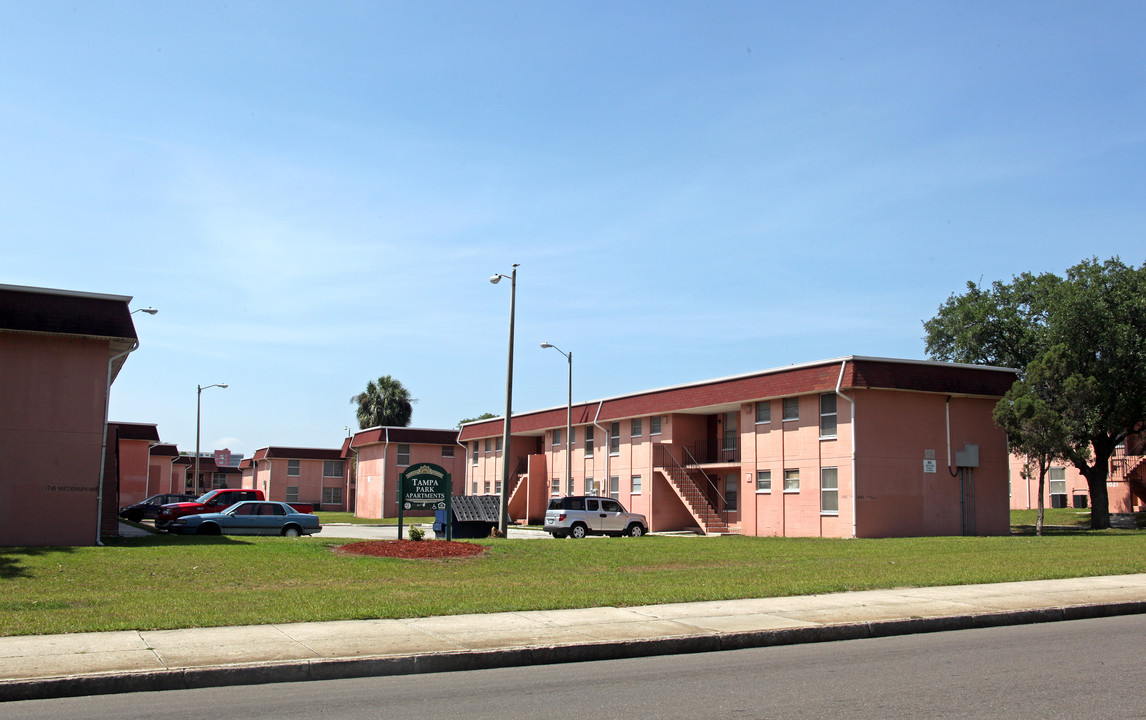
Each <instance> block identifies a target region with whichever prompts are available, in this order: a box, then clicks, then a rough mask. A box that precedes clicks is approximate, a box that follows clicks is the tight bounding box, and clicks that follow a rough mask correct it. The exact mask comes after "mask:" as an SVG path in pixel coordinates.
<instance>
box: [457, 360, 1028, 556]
mask: <svg viewBox="0 0 1146 720" xmlns="http://www.w3.org/2000/svg"><path fill="white" fill-rule="evenodd" d="M1014 379H1015V372H1014V371H1012V370H1009V369H1005V368H993V367H983V366H972V365H954V364H949V363H936V362H925V361H916V360H896V359H887V358H867V357H855V356H850V357H844V358H838V359H833V360H824V361H819V362H813V363H805V364H801V365H791V366H788V367H784V368H778V369H774V370H765V371H761V372H755V373H748V374H744V375H737V376H733V377H727V378H719V379H714V380H706V381H701V382H696V383H689V384H685V385H678V386H674V387H668V388H661V389H656V390H648V391H642V392H636V393H632V394H627V395H621V396H616V397H611V398H606V399H603V400H598V401H593V402H589V403H579V404H576V405H574V406H573V408H572V414H573V427H572V432H571V433H570V436H569V437H565V433H566V429H565V425H566V408H565V407H564V406H560V407H555V408H550V409H547V410H540V411H536V412H527V413H522V414H517V415H514V417H513V422H512V432H511V438H512V440H511V443H510V445H511V447H510V452H509V456H508V457H503V456H504V455H505V453H504V452H503V449H502V448H500V446H499V445H500V443H499V436H500V435H501V434H502V429H503V422H504V421H503V419H501V418H495V419H491V420H484V421H478V422H473V423H469V424H467V425H465V426H463V427H462V430H461V434H460V442H461V443H463V444H464V445H465V446H466V447H467V449H468V450H469V458H468V462H467V463H466V467H467V471H468V473H469V475H468V478H467V487H468V489H469V492H470V493H471V494H484V493H496V492H498V482H499V480H500V477H501V473H502V469H503V465H502V463H503V462H509V463H510V468H511V473H510V476H511V480H510V482H511V484H512V487H511V488H510V489H509V491H510V515H511V516H512V517H513V518H514V519H515V521H517V522H530V523H538V522H540V521H541V519H542V517H543V515H544V511H545V507H546V505H547V502H548V499H549V498H550V497H551V496H556V495H562V494H582V493H585V494H591V493H593V494H602V495H609V496H612V497H615V498H618V499H619V500H621V501H622V502H623V503H624V504H625V505H626V506H628V507H629V508H630V509H631V510H633V511H635V512H640V513H644V514H645V515H646V516H647V517H648V519H649V524H650V529H651V530H653V531H668V530H680V529H688V528H699V529H700V530H702V531H703V532H706V533H724V532H739V533H742V534H746V535H780V536H814V537H820V536H823V537H888V536H910V535H960V534H978V535H987V534H1006V533H1007V532H1009V517H1008V499H1007V495H1008V488H1007V463H1008V454H1007V444H1006V436H1005V434H1004V433H1003V431H1002V430H1000V429H999V428H998V427H996V426H995V424H994V422H993V420H992V416H991V411H992V408H993V407H994V405H995V403H996V402H997V401H998V399H999V398H1000V397H1002V395H1003V394H1004V393H1005V392H1006V390H1007V389H1008V388H1009V387H1010V386H1011V384H1012V383H1013V382H1014ZM569 452H571V453H572V476H571V477H564V474H565V467H566V463H565V457H566V455H565V454H566V453H569Z"/></svg>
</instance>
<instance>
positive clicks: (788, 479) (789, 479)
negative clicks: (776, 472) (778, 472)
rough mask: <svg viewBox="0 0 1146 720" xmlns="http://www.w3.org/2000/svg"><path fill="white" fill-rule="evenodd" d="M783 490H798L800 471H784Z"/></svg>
mask: <svg viewBox="0 0 1146 720" xmlns="http://www.w3.org/2000/svg"><path fill="white" fill-rule="evenodd" d="M784 492H800V471H799V470H785V471H784Z"/></svg>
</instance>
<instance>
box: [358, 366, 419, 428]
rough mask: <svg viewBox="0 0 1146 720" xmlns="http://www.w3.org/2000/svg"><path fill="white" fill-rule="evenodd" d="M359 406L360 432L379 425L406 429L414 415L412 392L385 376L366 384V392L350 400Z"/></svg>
mask: <svg viewBox="0 0 1146 720" xmlns="http://www.w3.org/2000/svg"><path fill="white" fill-rule="evenodd" d="M350 402H352V403H357V404H358V428H359V429H360V430H363V429H366V428H368V427H377V426H379V425H388V426H391V427H406V426H407V425H409V424H410V416H411V415H413V413H414V408H413V403H416V402H418V401H417V400H415V399H414V398H412V397H410V391H409V390H407V389H406V386H405V385H403V384H402V383H401V381H399V380H395V379H394V378H392V377H390V376H389V375H383V376H382V377H380V378H378V380H376V381H375V380H371V381H370V382H368V383H366V392H363V393H360V394H358V395H355V396H353V397H352V398H350Z"/></svg>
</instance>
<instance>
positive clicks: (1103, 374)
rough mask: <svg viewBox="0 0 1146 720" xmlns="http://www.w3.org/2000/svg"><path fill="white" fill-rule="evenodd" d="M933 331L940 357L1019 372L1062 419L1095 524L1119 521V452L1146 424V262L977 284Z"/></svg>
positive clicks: (1088, 263)
mask: <svg viewBox="0 0 1146 720" xmlns="http://www.w3.org/2000/svg"><path fill="white" fill-rule="evenodd" d="M924 329H925V330H926V333H927V336H926V342H927V351H928V353H929V355H930V356H931V357H932V358H934V359H937V360H948V361H955V362H967V363H977V364H988V365H1004V366H1008V367H1014V368H1016V369H1018V370H1019V371H1020V373H1021V374H1020V379H1022V380H1026V381H1028V382H1027V384H1028V388H1029V390H1023V392H1029V393H1031V394H1032V395H1033V397H1037V398H1038V399H1039V400H1041V401H1042V402H1043V403H1044V404H1045V406H1046V408H1047V409H1048V410H1050V411H1051V412H1053V413H1055V414H1057V415H1058V416H1059V417H1061V419H1062V428H1063V430H1064V433H1065V438H1066V448H1065V450H1064V452H1063V456H1064V457H1065V458H1066V459H1068V460H1069V461H1070V462H1071V464H1073V465H1074V466H1075V467H1076V468H1078V470H1079V472H1081V473H1082V475H1083V477H1085V478H1086V483H1087V487H1088V488H1089V490H1090V498H1091V502H1092V509H1091V514H1090V523H1091V527H1092V528H1096V529H1097V528H1106V527H1110V503H1109V498H1108V495H1107V492H1106V479H1107V476H1108V475H1109V470H1110V456H1111V455H1112V454H1113V453H1114V448H1115V447H1116V446H1117V445H1118V444H1119V443H1120V442H1122V441H1123V440H1125V438H1126V437H1127V436H1128V435H1130V434H1135V433H1140V432H1142V431H1143V430H1144V429H1146V264H1143V265H1142V266H1141V267H1137V268H1136V267H1133V266H1128V265H1126V264H1124V263H1123V262H1122V261H1121V260H1119V259H1118V258H1111V259H1110V260H1106V261H1099V260H1098V259H1097V258H1091V259H1089V260H1084V261H1083V262H1081V263H1079V264H1078V265H1075V266H1074V267H1072V268H1070V269H1069V270H1067V273H1066V277H1065V278H1059V277H1057V276H1055V275H1052V274H1049V273H1044V274H1042V275H1037V276H1036V275H1031V274H1030V273H1024V274H1022V275H1019V276H1017V277H1014V278H1013V279H1012V282H1010V283H1002V282H995V283H993V284H992V286H991V288H990V289H984V288H982V287H980V286H979V285H976V284H975V283H968V284H967V293H965V294H963V295H952V296H951V297H949V298H948V299H947V301H946V302H945V303H944V304H943V305H942V306H940V308H939V313H938V314H937V315H936V316H935V317H934V318H932V319H931V320H928V321H926V322H925V323H924ZM1032 380H1037V382H1032Z"/></svg>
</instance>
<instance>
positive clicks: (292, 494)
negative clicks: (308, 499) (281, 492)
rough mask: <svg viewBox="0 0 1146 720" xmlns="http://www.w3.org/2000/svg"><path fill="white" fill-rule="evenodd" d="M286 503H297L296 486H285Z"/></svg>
mask: <svg viewBox="0 0 1146 720" xmlns="http://www.w3.org/2000/svg"><path fill="white" fill-rule="evenodd" d="M286 501H287V502H298V485H287V491H286Z"/></svg>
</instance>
